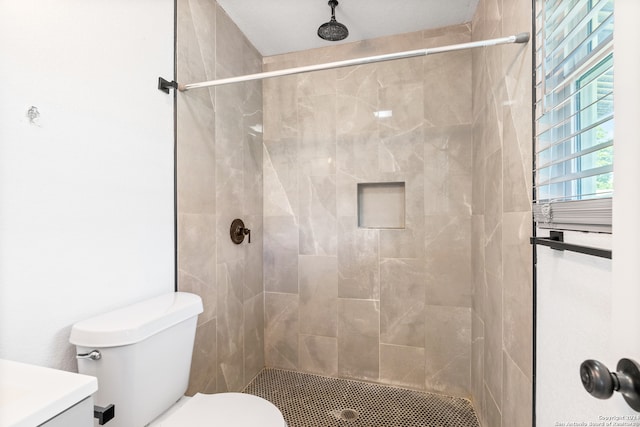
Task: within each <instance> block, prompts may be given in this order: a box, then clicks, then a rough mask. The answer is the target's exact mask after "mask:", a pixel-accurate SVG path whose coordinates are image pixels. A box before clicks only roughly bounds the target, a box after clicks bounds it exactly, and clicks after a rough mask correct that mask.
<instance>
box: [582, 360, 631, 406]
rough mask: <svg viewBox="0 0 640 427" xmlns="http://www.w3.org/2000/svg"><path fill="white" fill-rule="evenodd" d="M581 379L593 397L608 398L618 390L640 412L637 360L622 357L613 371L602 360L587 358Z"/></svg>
mask: <svg viewBox="0 0 640 427" xmlns="http://www.w3.org/2000/svg"><path fill="white" fill-rule="evenodd" d="M580 379H581V380H582V385H583V386H584V388H585V390H587V392H589V394H591V395H592V396H593V397H597V398H598V399H608V398H610V397H611V396H612V395H613V392H614V391H617V392H619V393H621V394H622V396H623V397H624V400H626V401H627V403H628V404H629V406H631V407H632V408H633V409H634V410H636V411H638V412H640V365H638V363H637V362H635V361H633V360H631V359H620V361H619V362H618V366H617V372H611V371H609V369H608V368H607V367H606V366H605V365H604V364H603V363H602V362H599V361H597V360H591V359H590V360H585V361H584V362H582V364H581V365H580Z"/></svg>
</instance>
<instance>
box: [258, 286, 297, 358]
mask: <svg viewBox="0 0 640 427" xmlns="http://www.w3.org/2000/svg"><path fill="white" fill-rule="evenodd" d="M298 310H299V303H298V295H293V294H277V293H271V292H267V293H266V294H265V300H264V319H265V334H264V345H265V362H266V365H267V366H270V367H275V368H283V369H298V366H299V364H298V330H299V326H298V325H299V321H298Z"/></svg>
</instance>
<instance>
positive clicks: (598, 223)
mask: <svg viewBox="0 0 640 427" xmlns="http://www.w3.org/2000/svg"><path fill="white" fill-rule="evenodd" d="M536 46H537V51H536V113H535V114H536V129H535V134H536V138H535V164H536V167H535V183H534V188H535V192H534V194H535V200H534V219H535V221H536V223H537V225H538V226H539V227H548V228H560V229H574V230H588V231H602V232H611V198H612V197H613V159H614V156H613V140H614V138H613V136H614V119H613V0H555V1H553V0H546V1H544V0H538V1H537V2H536Z"/></svg>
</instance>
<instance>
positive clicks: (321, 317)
mask: <svg viewBox="0 0 640 427" xmlns="http://www.w3.org/2000/svg"><path fill="white" fill-rule="evenodd" d="M298 268H299V273H298V274H299V278H300V279H299V280H300V333H302V334H307V335H322V336H325V337H336V336H338V261H337V258H336V257H335V256H300V258H299V267H298Z"/></svg>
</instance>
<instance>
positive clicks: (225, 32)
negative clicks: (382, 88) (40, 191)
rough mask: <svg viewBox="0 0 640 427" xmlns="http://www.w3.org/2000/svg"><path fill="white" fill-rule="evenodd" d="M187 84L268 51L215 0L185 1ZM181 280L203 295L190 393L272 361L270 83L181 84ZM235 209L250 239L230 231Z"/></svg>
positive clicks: (181, 61)
mask: <svg viewBox="0 0 640 427" xmlns="http://www.w3.org/2000/svg"><path fill="white" fill-rule="evenodd" d="M177 40H178V48H177V52H178V58H177V60H178V75H177V80H178V81H179V82H181V83H193V82H200V81H206V80H213V79H215V78H224V77H230V76H235V75H241V74H248V73H256V72H260V71H261V69H262V57H261V55H260V54H259V53H258V52H257V51H256V50H255V49H254V48H253V46H252V45H251V44H250V43H249V42H248V41H247V40H246V38H245V37H244V35H243V34H242V33H241V32H240V30H239V29H238V28H237V27H236V25H235V24H234V23H233V22H232V21H231V20H230V19H229V17H228V16H227V15H226V13H225V12H224V11H223V10H222V9H221V8H220V7H219V6H218V5H217V4H216V2H214V1H210V0H178V34H177ZM177 96H178V100H177V101H178V110H177V114H178V126H177V131H178V153H177V161H178V171H177V175H178V183H177V184H178V269H179V271H178V274H179V277H178V289H179V290H180V291H188V292H194V293H196V294H198V295H200V296H201V297H202V298H203V302H204V313H202V314H201V315H200V316H199V318H198V328H197V332H196V342H195V348H194V354H193V364H192V369H191V381H190V386H189V390H188V394H193V393H195V392H205V393H212V392H221V391H238V390H240V389H242V388H243V387H244V386H245V385H246V384H247V383H248V382H249V381H250V380H251V379H252V378H253V377H254V376H255V375H256V374H257V373H258V372H259V371H260V370H261V369H262V368H263V367H264V320H263V319H264V311H263V307H264V293H263V285H262V281H263V278H262V264H263V262H262V237H261V235H262V134H261V131H262V86H261V83H260V82H252V83H244V84H236V85H231V86H223V87H218V88H216V89H199V90H193V91H188V92H181V93H178V95H177ZM234 218H242V219H243V220H244V222H245V226H246V227H247V228H250V229H251V230H252V233H251V244H248V243H247V240H246V239H245V243H243V244H241V245H235V244H234V243H232V242H231V239H230V237H229V228H230V225H231V222H232V220H233V219H234Z"/></svg>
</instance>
